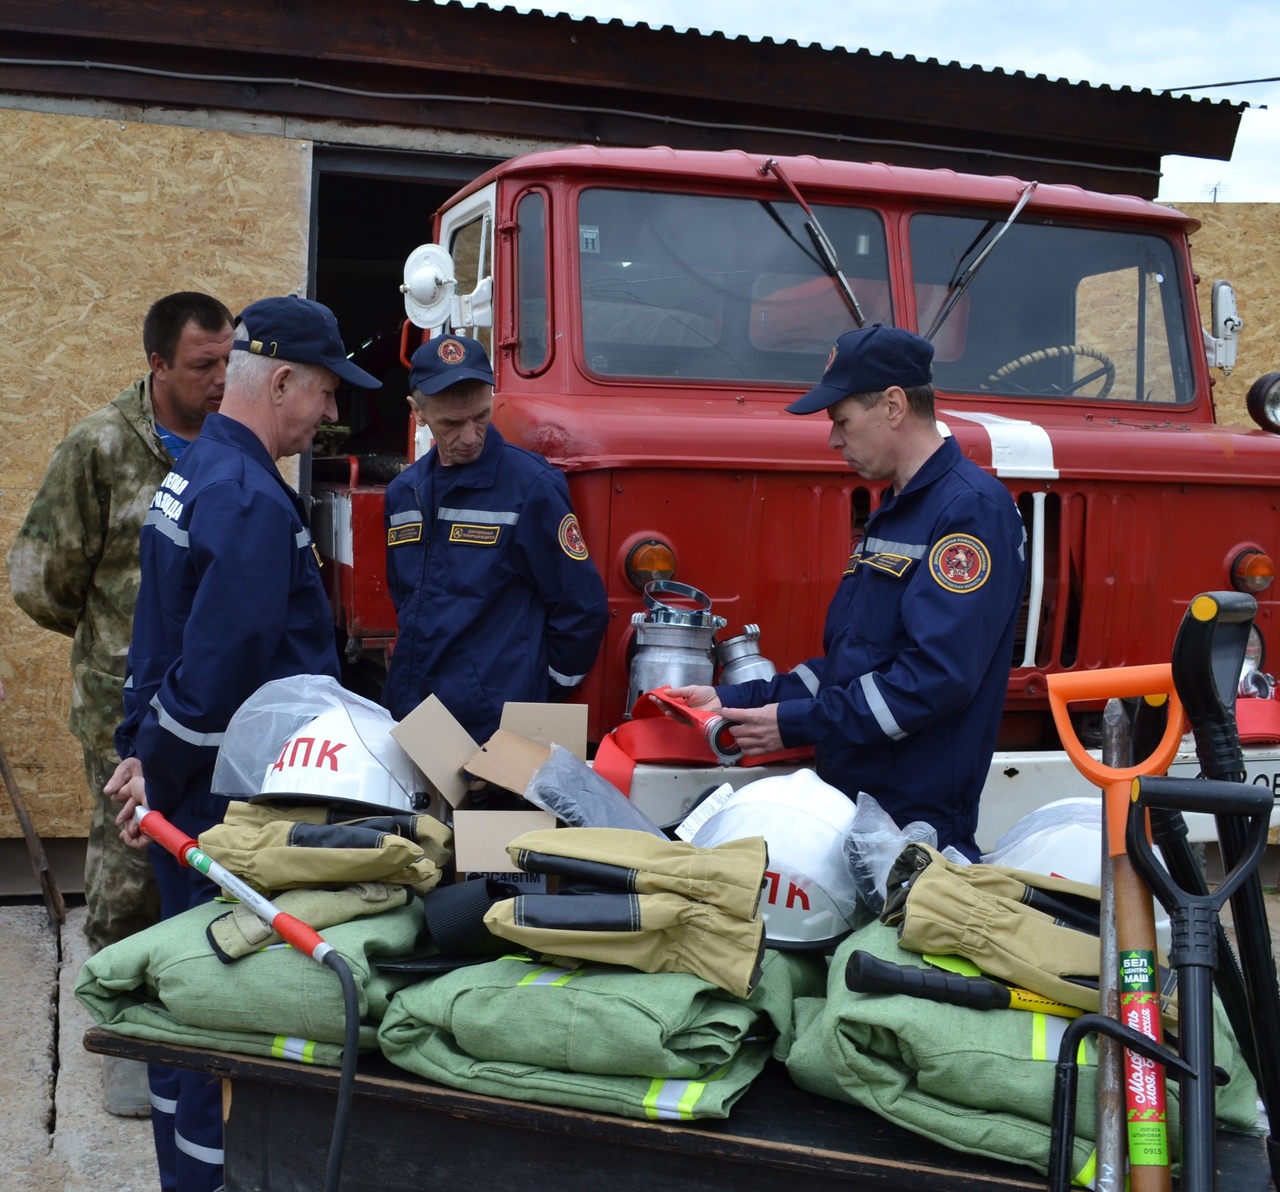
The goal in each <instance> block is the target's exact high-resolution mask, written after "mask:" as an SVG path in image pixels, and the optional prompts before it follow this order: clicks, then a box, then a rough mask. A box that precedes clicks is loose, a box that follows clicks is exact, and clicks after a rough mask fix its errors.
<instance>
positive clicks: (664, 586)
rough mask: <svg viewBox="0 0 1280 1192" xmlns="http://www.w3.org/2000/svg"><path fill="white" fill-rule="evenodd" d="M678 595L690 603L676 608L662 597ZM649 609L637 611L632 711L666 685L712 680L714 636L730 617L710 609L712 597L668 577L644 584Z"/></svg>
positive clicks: (629, 699) (629, 704)
mask: <svg viewBox="0 0 1280 1192" xmlns="http://www.w3.org/2000/svg"><path fill="white" fill-rule="evenodd" d="M664 596H665V597H667V598H671V597H676V598H679V599H680V600H681V601H682V602H684V603H685V604H686V605H689V606H691V607H679V608H678V607H675V606H673V605H671V604H668V603H666V602H665V601H663V600H662V599H661V598H662V597H664ZM644 603H645V608H646V609H648V612H643V613H636V614H635V615H634V616H633V617H632V618H631V624H632V625H634V626H635V630H636V652H635V655H634V657H633V658H632V659H631V683H630V686H629V687H628V689H627V714H628V715H630V713H631V709H632V707H633V706H634V705H635V702H636V700H638V699H639V698H640V697H641V696H642V695H643V694H644V693H645V692H646V691H652V690H653V689H654V688H655V687H662V686H664V685H667V686H671V687H685V686H688V685H689V684H693V683H697V684H704V685H707V684H710V683H711V680H712V679H713V678H714V677H715V653H714V646H715V636H716V631H717V630H719V629H723V628H724V627H725V625H726V624H728V622H727V621H726V620H725V619H724V618H723V617H717V616H715V615H714V614H713V613H712V612H711V598H710V597H709V596H707V595H706V593H705V592H701V591H699V590H698V589H697V588H694V587H691V586H690V585H689V584H680V583H676V582H675V581H674V580H669V579H665V580H664V579H655V580H651V581H650V582H649V583H647V584H645V586H644Z"/></svg>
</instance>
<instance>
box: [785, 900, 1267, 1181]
mask: <svg viewBox="0 0 1280 1192" xmlns="http://www.w3.org/2000/svg"><path fill="white" fill-rule="evenodd" d="M856 949H862V950H864V951H867V952H870V953H872V954H873V955H876V956H879V957H881V958H882V959H886V960H890V961H892V962H893V963H895V964H912V965H916V966H918V967H925V965H924V962H923V960H922V959H921V958H920V956H918V955H917V954H915V953H914V952H911V951H908V950H906V949H904V948H901V947H899V946H898V942H897V939H896V935H895V932H894V930H893V929H892V928H890V927H886V926H884V925H882V924H879V923H872V924H870V925H868V926H866V927H864V928H862V929H861V930H859V931H857V932H855V933H854V934H853V935H852V936H850V937H849V938H848V939H847V940H845V941H844V942H843V943H842V944H841V946H840V947H839V949H837V951H836V954H835V956H834V958H833V959H832V963H831V969H830V974H829V979H828V985H827V999H826V1001H825V1003H822V1004H821V1007H820V1009H819V1007H817V1006H815V1005H814V1004H812V1003H808V1002H805V1003H798V1005H797V1017H798V1021H799V1022H800V1023H801V1025H799V1026H798V1028H797V1030H798V1035H797V1039H796V1043H795V1046H794V1047H793V1048H792V1051H791V1055H790V1057H789V1059H788V1061H787V1068H788V1071H789V1072H790V1073H791V1076H792V1078H793V1079H794V1080H795V1081H796V1083H797V1084H799V1085H800V1086H801V1087H803V1088H807V1089H809V1090H810V1091H812V1092H815V1093H819V1094H821V1095H823V1096H828V1097H834V1098H835V1099H837V1100H843V1101H849V1102H852V1103H854V1104H858V1105H862V1106H865V1107H866V1108H868V1109H871V1110H873V1111H875V1112H876V1113H879V1114H880V1115H881V1116H883V1117H885V1118H887V1119H888V1120H889V1121H892V1122H896V1123H898V1124H899V1125H901V1126H904V1127H905V1128H906V1129H909V1130H913V1131H915V1132H916V1133H918V1134H922V1135H924V1136H926V1137H929V1138H933V1139H936V1140H937V1141H939V1142H943V1143H945V1144H946V1145H948V1146H951V1147H954V1148H955V1149H957V1150H960V1151H965V1152H967V1153H970V1154H979V1155H986V1156H989V1157H991V1158H996V1159H1005V1160H1009V1161H1012V1162H1015V1163H1024V1164H1027V1165H1029V1166H1031V1167H1034V1168H1036V1169H1037V1170H1038V1171H1040V1172H1042V1173H1044V1172H1047V1170H1048V1159H1049V1144H1050V1136H1051V1123H1052V1106H1053V1087H1054V1075H1055V1066H1056V1063H1057V1059H1058V1043H1059V1040H1060V1038H1061V1032H1062V1029H1063V1027H1064V1026H1065V1025H1066V1020H1065V1019H1055V1018H1053V1017H1051V1016H1048V1015H1043V1014H1037V1013H1031V1012H1029V1011H1025V1010H974V1009H970V1008H968V1007H964V1006H952V1005H945V1004H942V1003H939V1002H934V1001H929V1000H926V999H924V998H917V997H911V996H907V995H903V994H861V993H851V992H850V991H849V990H848V989H846V988H845V983H844V971H845V965H846V963H847V961H848V957H849V955H850V953H851V952H853V951H854V950H856ZM1215 1048H1216V1062H1217V1063H1218V1065H1219V1066H1221V1067H1223V1068H1225V1069H1226V1070H1227V1071H1228V1072H1229V1073H1230V1075H1231V1082H1230V1083H1229V1084H1228V1085H1227V1086H1225V1087H1224V1088H1220V1089H1219V1090H1218V1096H1217V1113H1218V1118H1219V1121H1220V1122H1221V1123H1222V1124H1223V1125H1224V1126H1227V1127H1228V1128H1232V1129H1237V1130H1241V1131H1246V1132H1253V1131H1255V1130H1256V1128H1257V1090H1256V1088H1255V1086H1254V1083H1253V1080H1252V1077H1251V1076H1250V1075H1249V1072H1248V1069H1247V1068H1246V1067H1245V1065H1244V1062H1243V1060H1242V1058H1241V1056H1240V1053H1239V1049H1238V1048H1237V1047H1236V1046H1235V1043H1234V1039H1233V1037H1232V1035H1231V1032H1230V1030H1229V1028H1228V1026H1227V1023H1226V1019H1225V1015H1224V1014H1223V1012H1222V1010H1221V1008H1220V1007H1215ZM1079 1058H1080V1059H1081V1068H1080V1080H1079V1090H1078V1096H1077V1101H1076V1104H1077V1113H1076V1135H1077V1136H1076V1139H1075V1142H1074V1144H1073V1148H1074V1149H1073V1154H1074V1160H1073V1164H1074V1166H1073V1170H1074V1171H1076V1172H1081V1171H1086V1170H1088V1168H1089V1165H1090V1163H1091V1155H1092V1150H1093V1141H1092V1140H1093V1137H1094V1129H1095V1116H1096V1114H1095V1108H1094V1106H1095V1102H1096V1084H1095V1078H1096V1066H1095V1065H1096V1053H1095V1049H1094V1042H1093V1040H1092V1038H1090V1039H1088V1040H1086V1041H1085V1043H1084V1044H1083V1045H1082V1047H1081V1055H1080V1056H1079ZM1168 1090H1169V1124H1170V1141H1171V1145H1172V1146H1173V1147H1174V1148H1175V1150H1176V1147H1177V1145H1178V1143H1177V1113H1176V1106H1177V1086H1176V1084H1173V1083H1169V1085H1168Z"/></svg>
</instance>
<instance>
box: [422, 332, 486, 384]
mask: <svg viewBox="0 0 1280 1192" xmlns="http://www.w3.org/2000/svg"><path fill="white" fill-rule="evenodd" d="M412 364H413V369H412V371H411V372H410V373H409V392H410V393H412V392H413V391H414V390H415V389H416V390H418V391H420V392H422V393H439V392H440V390H441V389H447V388H448V387H449V386H450V385H456V384H457V383H458V382H459V381H484V382H485V383H486V384H487V385H492V384H493V369H492V368H490V367H489V357H488V356H487V355H486V354H485V350H484V344H482V343H481V342H480V341H479V340H478V339H471V338H469V337H468V336H465V335H437V336H436V337H435V338H434V339H429V340H427V342H426V343H424V344H423V345H422V347H420V348H419V349H418V350H417V351H416V352H414V354H413V358H412Z"/></svg>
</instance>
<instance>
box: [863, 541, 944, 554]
mask: <svg viewBox="0 0 1280 1192" xmlns="http://www.w3.org/2000/svg"><path fill="white" fill-rule="evenodd" d="M928 551H929V548H928V546H923V545H920V546H915V545H912V544H911V543H910V542H890V541H889V540H888V539H887V538H864V539H863V540H862V545H861V547H860V548H859V553H860V554H864V555H871V554H880V553H882V552H883V553H884V554H887V555H903V556H904V557H906V558H908V559H923V558H924V557H925V555H926V554H927V553H928Z"/></svg>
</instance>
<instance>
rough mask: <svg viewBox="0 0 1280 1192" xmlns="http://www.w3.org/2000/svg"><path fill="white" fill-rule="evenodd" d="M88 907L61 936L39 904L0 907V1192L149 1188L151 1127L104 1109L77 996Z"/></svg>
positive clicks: (70, 918)
mask: <svg viewBox="0 0 1280 1192" xmlns="http://www.w3.org/2000/svg"><path fill="white" fill-rule="evenodd" d="M84 921H85V911H84V907H83V906H81V907H78V908H71V909H69V910H68V913H67V921H66V922H65V923H64V924H63V925H62V928H61V930H60V932H55V931H54V930H53V928H52V927H51V926H50V923H49V917H48V915H47V913H46V912H45V908H44V906H43V904H40V905H36V906H0V1000H2V1004H3V1005H5V1006H8V1010H5V1011H3V1019H4V1023H5V1028H4V1030H3V1031H0V1113H2V1114H3V1121H4V1126H3V1128H2V1129H0V1188H2V1189H3V1190H4V1192H90V1190H93V1192H155V1190H156V1189H158V1188H159V1180H158V1178H157V1176H156V1165H155V1155H154V1151H153V1150H152V1145H151V1123H150V1122H149V1121H148V1120H147V1119H145V1118H121V1117H114V1116H112V1115H111V1114H109V1113H107V1111H106V1110H105V1109H104V1108H103V1107H102V1057H101V1056H97V1055H90V1054H89V1053H88V1052H87V1051H85V1050H84V1048H83V1047H82V1046H81V1039H82V1037H83V1035H84V1032H85V1031H86V1030H87V1029H88V1028H89V1026H90V1025H92V1023H91V1020H90V1018H89V1015H88V1014H87V1013H86V1012H85V1010H84V1008H83V1007H82V1006H81V1005H80V1003H79V1002H78V1001H77V1000H76V998H75V995H74V993H73V992H72V991H73V989H74V988H75V982H76V977H77V976H78V975H79V972H80V967H81V966H82V965H83V964H84V962H85V960H86V959H88V956H89V946H88V944H87V943H86V942H85V938H84Z"/></svg>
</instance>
